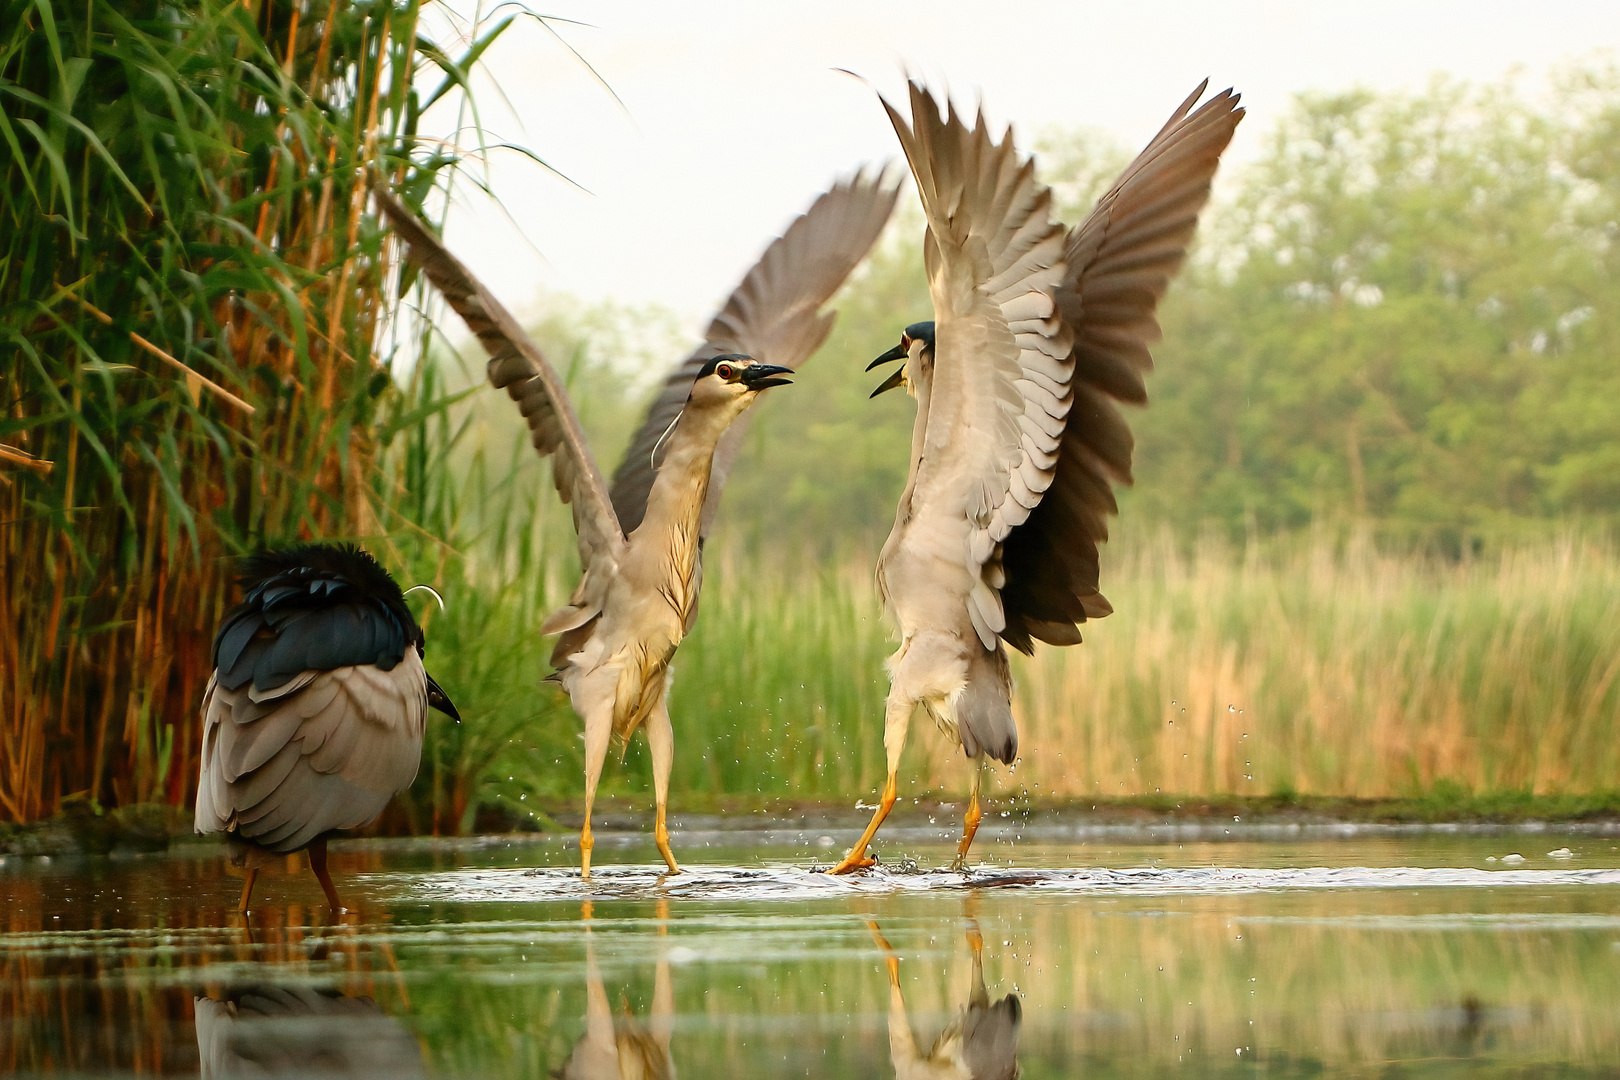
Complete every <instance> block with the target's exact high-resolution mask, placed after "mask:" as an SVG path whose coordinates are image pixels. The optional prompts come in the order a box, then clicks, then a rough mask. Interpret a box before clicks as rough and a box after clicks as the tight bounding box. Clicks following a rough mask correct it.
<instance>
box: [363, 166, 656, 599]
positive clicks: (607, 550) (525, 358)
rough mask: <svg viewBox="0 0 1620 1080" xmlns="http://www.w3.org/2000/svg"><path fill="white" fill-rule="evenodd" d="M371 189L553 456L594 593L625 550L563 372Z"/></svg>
mask: <svg viewBox="0 0 1620 1080" xmlns="http://www.w3.org/2000/svg"><path fill="white" fill-rule="evenodd" d="M372 194H373V195H374V196H375V197H376V199H377V205H378V206H380V207H381V208H382V210H383V213H384V214H386V215H387V216H388V219H389V221H391V222H392V223H393V226H394V231H395V232H396V233H397V234H398V235H399V236H400V238H401V239H403V240H404V241H405V244H406V248H407V250H408V251H409V255H410V259H411V261H412V262H414V263H415V264H416V265H417V266H418V267H420V268H421V271H422V273H424V274H426V275H427V278H428V280H429V281H431V282H433V285H434V287H435V288H437V289H438V290H439V292H440V293H442V294H443V295H444V298H445V299H446V300H447V301H449V303H450V306H451V307H452V308H454V309H455V310H456V314H458V315H460V316H461V317H462V319H463V320H464V321H465V322H466V323H467V326H468V328H470V329H471V330H472V332H473V333H475V334H477V335H478V340H479V341H480V342H482V343H483V346H484V349H485V351H487V352H488V353H489V381H490V382H491V383H492V384H494V386H495V387H496V388H498V389H504V390H505V391H506V392H507V394H509V395H510V396H511V398H512V400H513V401H515V402H517V404H518V408H519V409H521V410H522V412H523V416H524V418H525V419H526V420H527V421H528V423H529V435H530V441H531V442H532V443H533V444H534V448H535V450H537V451H539V453H540V456H541V457H548V456H549V457H551V458H552V471H553V475H554V478H555V480H556V483H557V494H558V495H559V496H561V498H562V501H563V502H565V503H568V504H569V505H570V507H572V509H573V514H574V532H575V535H576V536H577V538H578V542H579V561H580V566H581V567H582V568H583V569H584V571H585V580H584V581H583V582H581V589H582V592H583V593H584V594H585V595H586V596H590V595H594V593H595V592H596V589H595V588H593V587H592V583H593V581H594V582H599V583H603V585H604V586H605V582H606V581H607V580H608V579H610V578H611V577H612V572H613V571H612V568H613V567H614V566H616V565H617V563H618V560H619V556H620V554H621V553H622V552H623V549H624V533H623V531H622V530H621V529H620V527H619V521H618V518H617V517H616V516H615V515H614V513H613V503H612V501H611V500H610V499H609V498H608V494H607V485H606V484H605V483H603V481H602V474H601V472H600V470H599V469H598V468H597V466H596V459H595V458H593V457H592V456H591V451H590V447H589V446H588V445H587V444H586V442H585V433H584V431H583V430H582V429H581V428H580V426H579V418H578V417H577V416H575V415H574V406H573V404H572V403H571V402H570V401H569V400H568V392H567V390H566V389H565V388H564V387H563V382H562V378H561V377H560V376H559V375H558V374H557V372H556V369H554V368H553V367H552V366H551V364H550V363H549V362H547V360H546V358H545V356H544V354H542V353H541V352H540V349H539V347H538V346H536V345H535V344H534V342H533V341H531V340H529V336H528V335H527V334H525V333H524V332H523V328H522V327H521V326H519V325H518V322H517V320H516V319H514V318H513V317H512V315H511V313H510V312H508V311H507V310H506V308H505V307H503V306H502V305H501V303H500V301H498V300H496V299H495V297H494V295H493V294H491V293H490V291H489V290H488V289H486V288H484V286H483V285H482V284H481V283H480V282H479V281H478V280H477V279H476V278H474V277H473V276H472V273H471V272H470V271H468V269H467V268H466V267H465V266H463V265H462V264H461V262H460V260H458V259H457V258H456V257H455V256H454V255H452V254H450V252H449V251H448V250H447V249H446V248H445V247H444V245H443V244H442V243H440V242H439V238H438V237H436V236H434V235H433V233H432V232H431V231H430V230H429V229H428V227H427V226H426V225H424V224H423V223H422V222H421V220H419V219H418V218H417V217H416V215H415V214H413V213H411V212H410V210H409V209H407V208H406V207H405V205H404V204H403V203H401V202H400V201H399V200H398V199H396V198H394V197H393V196H392V195H391V194H389V193H388V192H387V191H385V190H383V189H382V188H381V187H380V186H378V187H376V188H374V189H373V192H372Z"/></svg>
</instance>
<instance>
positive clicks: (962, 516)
mask: <svg viewBox="0 0 1620 1080" xmlns="http://www.w3.org/2000/svg"><path fill="white" fill-rule="evenodd" d="M909 92H910V105H911V123H910V124H908V123H907V122H906V121H905V119H904V118H903V117H902V116H901V115H900V113H899V111H898V110H897V109H895V108H894V107H893V106H892V105H890V104H889V103H888V102H887V101H885V102H884V108H885V110H886V111H887V112H888V114H889V119H890V121H891V122H892V123H893V125H894V128H895V134H896V135H897V136H898V137H899V139H900V145H901V146H902V148H904V150H905V154H906V160H907V161H908V162H909V163H910V165H911V169H912V175H913V176H914V177H915V178H916V181H917V189H918V193H919V195H920V196H921V197H922V203H923V211H924V215H925V217H926V219H927V222H928V238H927V241H926V243H925V251H926V252H927V253H928V260H927V261H928V264H929V265H928V270H929V292H930V295H931V296H932V298H933V302H934V321H935V347H934V367H933V375H932V386H931V389H930V393H929V406H928V414H927V418H926V421H925V423H926V430H925V434H924V437H923V441H922V459H921V461H920V462H919V463H918V465H917V468H916V483H915V484H914V485H912V486H911V488H910V490H909V496H908V497H909V499H910V505H909V507H903V508H902V513H901V514H900V515H899V517H898V519H897V525H896V529H897V531H898V530H902V529H903V530H907V531H908V532H909V531H910V530H913V529H918V530H946V531H948V532H949V531H959V532H961V533H962V535H963V545H964V546H963V549H962V558H963V561H964V564H965V568H966V570H967V571H968V574H969V581H970V585H969V587H968V588H969V592H968V596H967V597H966V598H965V599H966V601H967V609H968V615H969V618H970V619H971V621H972V623H973V627H974V629H975V630H976V631H977V633H978V636H979V638H980V640H981V641H982V642H983V644H984V646H985V648H987V649H988V648H992V647H993V646H994V644H995V637H996V635H997V634H998V633H999V632H1001V630H1002V629H1003V628H1004V626H1005V625H1006V623H1005V614H1004V610H1003V604H1002V600H1001V596H1000V591H999V588H998V586H999V585H1000V584H1001V583H1002V573H1003V571H1002V568H1001V566H1000V565H999V560H998V558H997V554H998V552H997V545H998V543H999V542H1000V541H1002V540H1003V539H1005V538H1006V537H1007V536H1008V535H1009V534H1010V533H1011V532H1012V531H1013V530H1014V529H1016V528H1017V527H1018V526H1019V525H1021V524H1022V523H1023V522H1024V521H1025V520H1027V518H1028V516H1029V514H1030V512H1031V510H1033V509H1034V508H1035V507H1037V506H1039V504H1040V502H1041V496H1042V493H1043V492H1045V491H1046V489H1047V488H1048V487H1050V486H1051V483H1052V470H1053V468H1054V467H1055V464H1056V460H1057V458H1056V455H1057V452H1058V448H1059V440H1060V439H1061V438H1062V435H1063V431H1064V426H1065V424H1064V421H1065V417H1067V415H1068V414H1069V411H1070V409H1071V405H1072V399H1071V394H1070V384H1071V382H1072V381H1073V375H1074V364H1073V361H1072V358H1071V354H1072V351H1073V346H1074V341H1073V337H1072V335H1071V333H1070V331H1069V329H1068V326H1067V324H1066V323H1065V320H1064V319H1063V317H1062V315H1061V313H1060V311H1059V309H1058V305H1057V303H1056V299H1055V295H1054V294H1055V290H1056V289H1057V287H1058V285H1059V284H1060V283H1061V282H1062V280H1063V278H1064V276H1065V262H1064V257H1063V252H1064V246H1065V237H1064V231H1063V228H1062V226H1061V225H1059V224H1058V223H1056V222H1054V221H1052V219H1051V207H1052V197H1051V193H1050V191H1048V190H1047V188H1046V187H1044V186H1043V185H1041V184H1040V183H1038V182H1037V180H1036V178H1035V169H1034V164H1033V162H1031V161H1030V160H1029V159H1028V158H1024V157H1022V156H1021V155H1019V153H1018V151H1017V149H1016V147H1015V146H1014V144H1013V140H1012V137H1011V134H1010V133H1009V134H1007V135H1004V136H1002V138H1001V139H1000V140H999V141H998V140H996V139H994V138H992V136H991V135H990V132H989V128H988V125H987V124H986V123H985V121H984V117H983V115H982V114H980V115H979V116H978V117H976V118H975V120H974V122H973V124H972V126H969V124H968V123H967V122H966V121H965V120H964V118H963V117H962V116H961V115H960V114H958V113H957V112H956V111H955V109H954V108H952V107H950V106H949V105H947V106H946V108H945V109H944V111H942V110H941V108H940V105H939V103H938V102H936V101H935V100H934V98H933V97H932V96H931V95H930V94H929V93H928V92H927V91H926V90H924V89H923V87H922V86H920V85H919V84H917V83H915V82H912V83H911V84H909Z"/></svg>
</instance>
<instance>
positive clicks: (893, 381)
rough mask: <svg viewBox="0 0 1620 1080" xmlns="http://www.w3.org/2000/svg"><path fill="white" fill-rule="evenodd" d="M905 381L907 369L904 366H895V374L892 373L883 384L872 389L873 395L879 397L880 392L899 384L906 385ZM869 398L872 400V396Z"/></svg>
mask: <svg viewBox="0 0 1620 1080" xmlns="http://www.w3.org/2000/svg"><path fill="white" fill-rule="evenodd" d="M905 382H906V369H905V368H904V367H903V366H902V367H898V368H895V370H894V374H893V375H890V376H889V377H888V378H887V379H884V380H883V385H882V386H879V387H878V388H877V389H876V390H874V391H872V394H871V397H877V396H878V395H879V394H882V393H884V392H886V391H889V390H893V389H894V388H895V387H897V386H904V385H905ZM868 400H870V398H869V399H868Z"/></svg>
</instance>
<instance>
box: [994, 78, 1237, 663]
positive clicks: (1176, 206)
mask: <svg viewBox="0 0 1620 1080" xmlns="http://www.w3.org/2000/svg"><path fill="white" fill-rule="evenodd" d="M1206 86H1207V81H1206V83H1204V84H1200V85H1199V87H1198V89H1196V90H1195V91H1193V93H1192V94H1191V95H1190V96H1189V97H1188V98H1187V99H1186V101H1184V102H1182V104H1181V106H1180V108H1178V109H1177V110H1176V111H1175V112H1174V113H1173V114H1172V115H1171V117H1170V119H1169V121H1167V122H1166V123H1165V125H1164V127H1163V128H1162V129H1161V130H1160V131H1159V133H1158V134H1157V135H1156V136H1154V138H1153V140H1152V141H1151V142H1150V143H1148V145H1147V147H1146V148H1145V149H1144V150H1143V151H1142V152H1141V153H1140V154H1138V155H1137V157H1136V159H1135V160H1133V161H1132V162H1131V163H1130V165H1128V166H1127V167H1126V169H1125V171H1124V172H1123V173H1121V174H1120V177H1119V179H1118V180H1117V181H1115V183H1114V186H1113V187H1112V188H1111V189H1109V191H1108V192H1107V193H1106V194H1105V195H1104V196H1103V197H1102V198H1101V199H1100V200H1098V203H1097V206H1096V207H1095V208H1094V209H1093V210H1092V212H1091V214H1090V215H1089V216H1088V217H1087V218H1086V220H1085V221H1084V222H1082V223H1081V224H1080V226H1079V227H1078V228H1076V229H1075V230H1074V231H1073V232H1071V233H1070V234H1069V235H1068V238H1067V241H1066V244H1065V247H1064V260H1065V273H1064V278H1063V281H1062V284H1061V286H1060V287H1059V288H1058V290H1057V293H1056V299H1057V303H1058V307H1059V309H1060V310H1061V312H1062V315H1063V318H1064V320H1065V321H1066V322H1067V323H1068V325H1069V326H1070V327H1071V328H1072V330H1073V335H1074V347H1073V350H1072V352H1071V353H1070V356H1069V359H1070V361H1071V362H1072V364H1073V371H1074V375H1073V379H1072V382H1071V389H1072V393H1073V405H1072V406H1071V408H1070V410H1069V413H1068V416H1067V417H1066V418H1065V422H1064V427H1063V430H1062V432H1061V440H1060V442H1059V446H1058V455H1057V457H1058V460H1057V463H1056V467H1055V472H1054V476H1053V479H1052V484H1051V486H1050V487H1049V488H1048V489H1047V490H1046V492H1045V495H1044V497H1043V498H1042V499H1041V501H1040V504H1039V505H1038V506H1036V507H1035V508H1034V509H1033V511H1032V512H1031V513H1030V516H1029V518H1028V520H1027V521H1026V522H1024V523H1023V524H1022V525H1021V526H1019V527H1017V528H1014V529H1013V530H1012V531H1011V532H1010V533H1009V535H1008V536H1007V538H1006V540H1005V543H1004V544H1003V547H1002V551H1001V565H1002V567H1003V570H1004V572H1005V574H1006V583H1005V585H1003V587H1002V589H1001V600H1002V607H1003V610H1004V612H1005V615H1006V626H1005V628H1004V629H1002V631H1001V636H1002V638H1003V639H1004V640H1005V641H1006V642H1007V643H1008V644H1009V645H1012V646H1013V647H1014V648H1017V649H1020V650H1022V651H1024V652H1030V651H1031V650H1032V649H1033V643H1034V641H1035V640H1037V639H1038V640H1041V641H1045V642H1048V643H1049V644H1053V645H1072V644H1074V643H1076V642H1078V641H1079V640H1080V633H1079V629H1078V624H1079V623H1081V622H1084V621H1085V620H1086V619H1088V618H1093V619H1094V618H1099V617H1101V616H1103V615H1106V614H1107V613H1108V612H1109V611H1110V610H1112V609H1111V608H1110V607H1109V605H1108V602H1107V600H1105V599H1104V598H1103V596H1102V594H1101V593H1100V592H1099V591H1098V576H1099V575H1098V553H1097V545H1098V544H1100V543H1101V542H1103V541H1104V540H1106V539H1107V538H1108V517H1109V516H1110V515H1112V514H1114V513H1116V512H1117V510H1118V506H1117V503H1116V502H1115V499H1114V493H1113V485H1114V484H1129V483H1131V480H1132V477H1131V457H1132V452H1133V450H1134V441H1133V439H1132V436H1131V430H1130V427H1129V425H1127V424H1126V422H1125V418H1124V416H1123V415H1122V414H1121V413H1120V410H1119V405H1118V403H1119V402H1129V403H1132V404H1144V403H1145V402H1146V401H1147V390H1146V385H1145V382H1144V376H1145V375H1146V373H1147V372H1148V371H1150V370H1151V369H1152V366H1153V358H1152V354H1151V352H1150V351H1149V348H1148V346H1149V344H1151V343H1152V342H1154V341H1157V340H1158V339H1159V336H1160V333H1159V324H1158V320H1157V319H1156V317H1155V314H1154V312H1155V309H1156V308H1157V306H1158V302H1159V300H1160V298H1161V297H1163V295H1164V293H1165V290H1166V289H1167V288H1168V287H1169V284H1170V279H1171V278H1172V277H1174V276H1175V274H1176V272H1177V271H1178V270H1179V269H1180V268H1181V264H1182V262H1183V261H1184V260H1185V258H1186V254H1187V246H1188V244H1189V243H1190V242H1191V240H1192V237H1193V233H1194V231H1195V229H1196V228H1197V224H1198V213H1199V211H1200V210H1202V209H1203V206H1204V204H1205V203H1206V202H1207V201H1208V198H1209V189H1210V182H1211V180H1212V179H1213V178H1214V175H1215V169H1216V167H1217V165H1219V163H1220V155H1221V152H1222V151H1223V150H1225V149H1226V146H1227V144H1228V143H1229V142H1230V141H1231V138H1232V133H1233V131H1234V130H1236V128H1237V125H1238V123H1239V121H1241V120H1242V118H1243V110H1242V109H1241V108H1239V107H1238V97H1237V95H1236V94H1234V93H1233V92H1232V91H1230V90H1226V91H1223V92H1222V93H1219V94H1216V95H1215V96H1214V97H1212V98H1210V100H1208V101H1207V102H1205V103H1204V104H1203V105H1202V106H1200V107H1199V108H1198V109H1197V111H1193V106H1194V105H1196V104H1197V102H1198V100H1199V98H1201V97H1202V96H1203V94H1204V90H1205V88H1206Z"/></svg>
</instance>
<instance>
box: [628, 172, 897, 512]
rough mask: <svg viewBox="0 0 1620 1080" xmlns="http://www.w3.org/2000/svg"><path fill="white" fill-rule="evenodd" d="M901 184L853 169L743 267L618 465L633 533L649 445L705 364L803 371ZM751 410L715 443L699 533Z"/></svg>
mask: <svg viewBox="0 0 1620 1080" xmlns="http://www.w3.org/2000/svg"><path fill="white" fill-rule="evenodd" d="M899 190H900V189H899V185H898V184H897V183H892V182H890V181H889V180H888V179H887V178H886V177H885V176H884V175H883V174H882V173H878V174H876V175H873V176H867V175H865V173H864V172H857V173H856V174H855V175H854V176H852V177H850V178H849V179H846V180H841V181H839V182H838V183H837V184H835V185H833V187H832V188H831V189H830V190H828V191H826V192H823V193H822V194H821V195H820V196H819V197H817V199H816V201H815V202H813V203H811V204H810V209H808V210H806V211H805V212H804V213H803V214H802V215H800V216H799V217H798V218H795V219H794V221H793V222H792V224H790V225H789V226H788V227H787V229H786V230H785V231H784V232H783V233H782V235H781V236H780V237H778V238H777V239H775V240H773V241H772V242H771V244H770V246H769V247H767V248H766V249H765V253H764V254H763V255H761V256H760V258H759V261H758V262H757V263H755V264H754V266H753V268H752V269H751V270H749V271H748V273H747V274H746V275H744V277H743V279H742V281H741V282H740V283H739V284H738V286H737V288H736V290H735V291H734V292H733V293H732V294H731V297H730V298H729V299H728V300H727V301H726V302H725V304H724V305H723V306H722V307H721V309H720V311H719V312H718V313H716V315H715V316H714V319H713V320H712V321H711V322H710V323H709V328H708V331H707V333H706V334H705V335H704V341H703V344H702V345H700V346H699V347H698V348H697V349H696V350H695V351H694V352H693V353H692V355H690V356H688V357H687V358H686V359H685V360H683V361H681V362H680V363H679V364H677V365H675V367H674V368H673V369H672V370H671V371H670V373H669V375H668V377H666V378H665V380H664V384H663V386H662V387H661V388H660V389H659V391H658V395H657V396H656V397H655V398H654V399H653V402H652V404H651V405H650V406H649V407H648V409H647V416H646V418H645V419H644V420H643V421H642V424H641V427H640V428H639V429H638V430H637V432H636V436H635V438H634V439H632V440H631V442H630V449H629V450H627V451H626V452H625V455H624V460H623V461H621V462H620V463H619V467H618V469H617V471H615V472H614V474H613V486H612V490H611V496H612V500H613V507H614V509H615V511H616V512H617V514H618V520H619V522H620V524H621V525H623V527H624V531H625V533H626V534H627V535H628V534H629V533H631V532H634V531H635V529H636V528H637V526H639V525H640V524H641V519H642V517H643V515H644V514H645V513H646V510H647V495H648V493H649V492H650V491H651V490H652V484H653V478H654V477H655V476H657V474H658V469H657V466H656V464H655V463H654V462H653V460H652V455H653V448H654V447H655V446H656V445H657V444H658V440H659V439H660V438H662V437H663V435H664V433H665V432H666V431H668V430H669V426H670V425H671V424H672V423H674V422H675V418H676V417H677V416H679V415H680V412H681V408H682V406H684V405H685V404H686V397H687V395H688V394H689V393H690V392H691V390H692V381H693V380H694V379H696V378H697V373H698V372H699V371H700V370H702V368H703V365H704V364H706V363H707V362H708V361H709V360H710V359H712V358H713V357H715V356H718V355H720V354H721V353H727V352H739V353H746V354H747V355H749V356H752V357H753V358H754V359H756V360H761V361H764V362H765V363H768V364H779V365H781V366H782V367H787V368H793V369H795V370H797V369H798V367H799V366H800V365H801V364H803V363H804V361H805V360H807V359H808V358H809V357H810V355H811V354H812V353H814V352H815V351H816V350H817V349H819V348H820V347H821V345H822V343H823V342H824V341H826V340H827V335H828V334H830V333H832V327H833V320H834V313H833V312H830V311H829V312H825V313H822V312H821V310H820V309H821V306H822V305H823V304H825V303H826V302H827V301H828V300H829V299H831V298H832V295H833V293H835V292H837V291H838V288H839V286H840V285H842V284H843V283H844V279H845V278H847V277H848V276H849V274H850V272H851V271H852V270H854V269H855V267H856V266H857V265H858V264H859V263H860V261H861V260H862V259H863V258H865V257H866V253H867V251H869V250H870V249H871V247H872V245H873V243H875V242H876V241H877V238H878V234H879V233H881V232H882V231H883V226H884V224H885V223H887V222H888V220H889V215H890V214H891V213H892V212H893V210H894V204H895V200H896V198H897V197H898V195H899ZM765 393H769V391H765ZM751 415H752V413H751V412H749V413H744V414H743V415H742V417H740V418H739V419H737V420H736V421H734V422H733V423H732V425H731V427H730V428H729V429H728V430H727V431H726V433H725V435H724V436H722V437H721V439H720V445H719V446H718V447H717V448H716V450H715V455H714V465H713V467H712V468H711V470H710V472H709V496H708V501H707V502H706V503H705V504H704V507H703V522H702V525H701V527H700V535H703V536H707V535H708V534H709V529H710V527H711V526H712V524H713V521H714V515H715V513H716V512H717V510H718V509H719V505H720V493H721V491H722V490H723V489H724V488H725V482H726V477H727V475H728V474H729V473H730V472H731V466H732V464H733V463H734V462H735V461H736V458H737V454H738V452H739V451H740V450H741V449H742V444H743V436H744V433H745V432H746V430H747V426H748V419H749V417H750V416H751Z"/></svg>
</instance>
